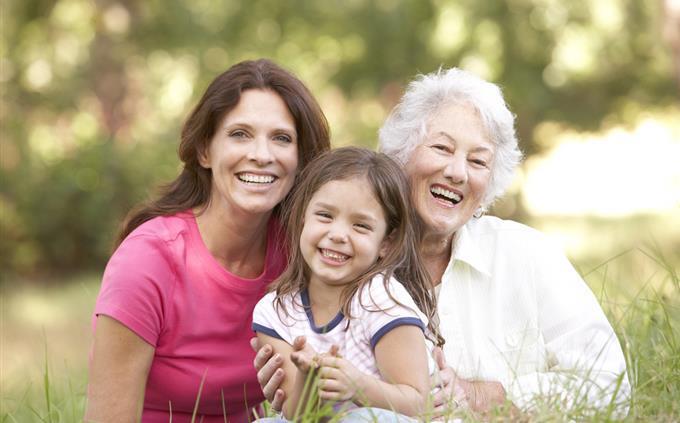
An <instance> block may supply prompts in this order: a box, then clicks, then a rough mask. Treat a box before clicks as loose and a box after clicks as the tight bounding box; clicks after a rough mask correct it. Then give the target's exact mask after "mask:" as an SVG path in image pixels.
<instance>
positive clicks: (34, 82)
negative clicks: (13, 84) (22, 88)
mask: <svg viewBox="0 0 680 423" xmlns="http://www.w3.org/2000/svg"><path fill="white" fill-rule="evenodd" d="M24 77H25V82H26V85H27V86H28V87H27V88H30V89H32V90H34V91H40V90H41V89H43V88H46V87H47V86H48V85H49V84H50V82H52V66H50V64H49V62H48V61H47V60H45V59H38V60H36V61H34V62H33V63H31V64H30V65H29V66H28V69H26V74H25V75H24Z"/></svg>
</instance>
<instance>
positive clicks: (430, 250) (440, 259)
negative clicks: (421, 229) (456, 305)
mask: <svg viewBox="0 0 680 423" xmlns="http://www.w3.org/2000/svg"><path fill="white" fill-rule="evenodd" d="M454 235H455V234H447V235H441V234H428V233H426V234H425V236H424V237H423V241H422V243H421V247H422V248H421V255H422V259H423V262H424V264H425V268H426V269H427V273H429V275H430V278H431V279H432V283H433V284H434V285H435V286H437V285H439V284H440V283H441V280H442V276H443V275H444V271H445V270H446V266H448V264H449V261H450V259H451V253H452V245H453V239H454Z"/></svg>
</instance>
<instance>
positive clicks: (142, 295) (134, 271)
mask: <svg viewBox="0 0 680 423" xmlns="http://www.w3.org/2000/svg"><path fill="white" fill-rule="evenodd" d="M174 268H175V266H173V264H172V260H171V259H170V252H169V249H168V247H167V245H166V244H165V242H164V241H163V240H161V239H160V238H156V237H153V236H142V235H140V236H133V237H128V238H127V239H125V241H123V243H122V244H121V245H120V246H119V247H118V249H117V250H116V251H115V252H114V254H113V256H112V257H111V259H110V260H109V262H108V264H107V265H106V270H105V271H104V277H103V279H102V287H101V290H100V292H99V296H98V298H97V303H96V305H95V310H94V315H95V316H99V315H101V314H103V315H106V316H109V317H111V318H113V319H115V320H117V321H119V322H120V323H122V324H123V325H124V326H126V327H127V328H129V329H130V330H132V331H133V332H135V333H136V334H137V335H139V336H140V337H141V338H142V339H144V340H145V341H146V342H148V343H149V344H151V345H152V346H153V347H157V346H158V339H159V336H160V334H161V332H162V331H163V328H164V321H165V317H166V313H168V312H169V310H168V309H169V305H170V298H171V296H172V291H173V288H174V286H175V283H176V280H177V275H176V272H175V270H174Z"/></svg>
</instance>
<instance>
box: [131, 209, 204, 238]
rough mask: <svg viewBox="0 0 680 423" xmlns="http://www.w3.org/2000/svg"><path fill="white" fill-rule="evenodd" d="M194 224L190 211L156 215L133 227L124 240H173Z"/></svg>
mask: <svg viewBox="0 0 680 423" xmlns="http://www.w3.org/2000/svg"><path fill="white" fill-rule="evenodd" d="M195 225H196V223H195V218H194V215H193V213H192V212H191V211H183V212H179V213H175V214H172V215H169V216H156V217H154V218H152V219H149V220H147V221H146V222H144V223H142V224H141V225H139V226H138V227H137V228H135V229H134V230H133V231H132V232H130V235H128V236H127V238H126V239H125V240H128V239H133V238H139V237H147V238H156V239H158V240H161V241H173V240H175V239H177V238H178V237H179V236H180V235H181V234H183V233H187V232H189V231H190V230H191V229H192V228H193V226H195Z"/></svg>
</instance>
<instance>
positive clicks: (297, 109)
mask: <svg viewBox="0 0 680 423" xmlns="http://www.w3.org/2000/svg"><path fill="white" fill-rule="evenodd" d="M251 89H259V90H269V91H272V92H274V93H276V94H278V95H279V97H281V99H282V100H283V101H284V103H286V105H287V106H288V110H289V111H290V113H291V115H293V119H294V120H295V129H296V131H297V136H298V168H299V169H304V167H305V166H306V165H307V163H309V162H310V161H311V160H312V159H313V158H315V157H316V156H318V155H319V154H320V153H322V152H324V151H328V150H329V149H330V130H329V128H328V121H327V120H326V117H325V116H324V114H323V112H322V111H321V107H319V104H318V103H317V102H316V100H315V99H314V97H313V96H312V94H311V93H310V92H309V90H308V89H307V87H305V85H304V84H303V83H302V82H301V81H300V80H299V79H297V78H296V77H295V76H294V75H293V74H291V73H290V72H288V71H286V70H284V69H283V68H281V67H279V66H278V65H276V64H275V63H273V62H272V61H270V60H266V59H260V60H254V61H250V60H249V61H244V62H240V63H237V64H235V65H234V66H232V67H231V68H229V69H228V70H227V71H225V72H224V73H222V74H221V75H219V76H218V77H217V78H215V79H214V80H213V81H212V83H210V85H209V86H208V89H207V90H206V91H205V93H204V94H203V97H202V98H201V100H200V101H199V102H198V104H197V105H196V107H195V108H194V110H193V111H192V112H191V114H190V115H189V118H188V119H187V120H186V122H185V123H184V127H183V128H182V137H181V142H180V144H179V158H180V160H181V161H182V162H183V163H184V169H183V170H182V172H181V173H180V175H179V176H178V177H177V178H176V179H175V180H174V181H172V182H171V183H169V184H168V185H166V186H164V187H163V188H162V189H161V194H160V196H159V198H157V199H155V200H152V201H151V202H149V203H146V204H143V205H141V206H139V207H138V208H136V209H134V210H133V211H131V212H130V214H129V215H128V217H127V219H126V221H125V223H124V224H123V226H122V229H121V231H120V233H119V234H118V238H117V241H116V246H117V245H119V244H120V243H121V242H122V241H123V240H124V239H125V237H127V236H128V235H129V234H130V232H132V231H133V230H134V229H135V228H137V227H138V226H139V225H141V224H142V223H144V222H146V221H148V220H150V219H153V218H154V217H157V216H168V215H172V214H175V213H178V212H181V211H184V210H187V209H191V208H194V207H205V206H207V205H208V203H209V201H210V192H211V186H212V173H211V171H210V169H205V168H203V167H202V166H201V165H200V164H199V162H198V157H199V155H200V154H201V153H202V152H204V151H205V150H206V149H207V148H208V146H209V145H210V141H211V140H212V138H213V136H214V135H215V131H216V130H217V128H218V126H219V124H220V122H221V121H222V119H224V117H225V116H226V114H227V113H229V112H230V111H231V110H232V109H234V108H235V107H236V105H237V104H238V102H239V100H240V99H241V93H243V92H244V91H246V90H251ZM284 201H285V200H284ZM278 208H279V207H278V206H277V209H276V210H275V211H276V212H277V213H278Z"/></svg>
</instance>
